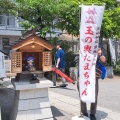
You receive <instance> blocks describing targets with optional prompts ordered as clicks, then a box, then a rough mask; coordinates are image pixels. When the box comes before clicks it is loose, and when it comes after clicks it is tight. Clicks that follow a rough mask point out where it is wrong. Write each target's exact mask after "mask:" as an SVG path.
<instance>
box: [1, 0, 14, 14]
mask: <svg viewBox="0 0 120 120" xmlns="http://www.w3.org/2000/svg"><path fill="white" fill-rule="evenodd" d="M9 13H11V14H14V15H16V5H15V3H14V2H11V1H10V0H0V14H9Z"/></svg>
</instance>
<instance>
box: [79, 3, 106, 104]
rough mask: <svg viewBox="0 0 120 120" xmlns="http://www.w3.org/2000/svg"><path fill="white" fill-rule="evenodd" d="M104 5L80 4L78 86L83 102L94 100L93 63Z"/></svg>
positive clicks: (95, 57) (95, 58) (92, 101)
mask: <svg viewBox="0 0 120 120" xmlns="http://www.w3.org/2000/svg"><path fill="white" fill-rule="evenodd" d="M104 8H105V6H94V5H92V6H85V5H82V6H81V24H80V52H79V55H80V59H79V63H80V64H79V69H80V70H79V75H80V78H79V86H80V96H81V100H82V101H83V102H90V103H94V102H95V78H96V77H95V67H96V66H95V63H96V60H97V50H98V45H99V37H100V29H101V24H102V18H103V14H104Z"/></svg>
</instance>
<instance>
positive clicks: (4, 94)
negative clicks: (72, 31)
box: [0, 77, 120, 120]
mask: <svg viewBox="0 0 120 120" xmlns="http://www.w3.org/2000/svg"><path fill="white" fill-rule="evenodd" d="M6 81H7V82H5V86H7V87H8V88H10V89H8V88H3V89H0V105H1V106H2V120H9V115H10V110H11V107H12V104H13V98H14V90H12V89H11V88H12V86H11V85H10V83H9V82H10V81H8V80H6ZM99 82H100V88H99V102H98V111H97V120H119V119H120V118H119V117H120V104H119V100H120V88H119V85H120V78H119V77H114V79H106V80H104V81H102V80H100V81H99ZM49 96H50V101H51V108H52V112H53V115H54V119H55V120H71V118H72V117H73V116H74V115H78V114H79V97H78V92H77V89H76V85H73V84H69V85H68V87H67V88H66V89H62V88H59V87H58V88H50V89H49ZM88 108H89V105H88ZM88 112H89V111H88Z"/></svg>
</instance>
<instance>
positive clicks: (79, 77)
mask: <svg viewBox="0 0 120 120" xmlns="http://www.w3.org/2000/svg"><path fill="white" fill-rule="evenodd" d="M82 5H83V4H82ZM80 21H81V7H79V67H80ZM79 67H78V69H79ZM78 81H79V82H80V70H79V77H78ZM79 82H78V83H79ZM78 88H79V89H78V90H79V91H78V92H79V98H80V116H79V117H82V113H81V112H82V111H81V97H80V85H79V84H78Z"/></svg>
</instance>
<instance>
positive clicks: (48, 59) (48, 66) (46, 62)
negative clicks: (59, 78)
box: [42, 52, 52, 72]
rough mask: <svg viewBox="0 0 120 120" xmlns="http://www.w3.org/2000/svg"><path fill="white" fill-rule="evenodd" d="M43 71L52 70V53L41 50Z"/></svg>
mask: <svg viewBox="0 0 120 120" xmlns="http://www.w3.org/2000/svg"><path fill="white" fill-rule="evenodd" d="M42 63H43V64H42V67H43V71H44V72H47V71H52V53H51V52H43V60H42Z"/></svg>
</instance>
